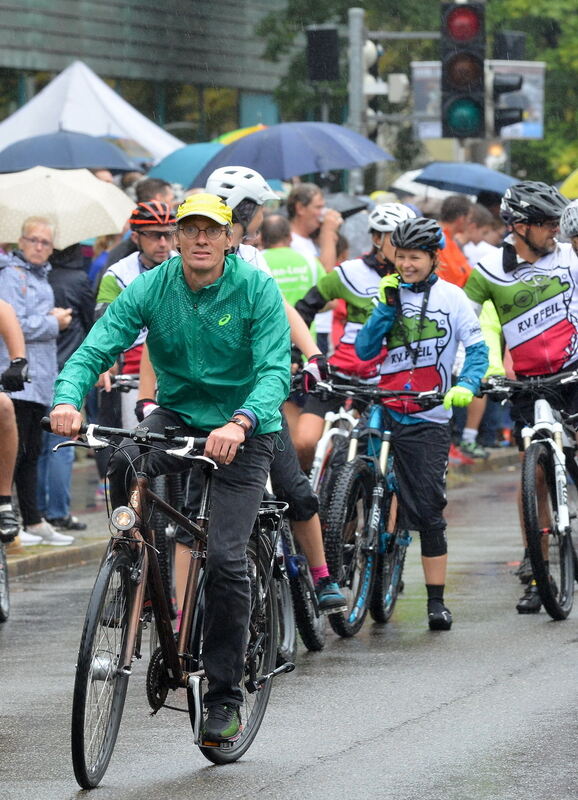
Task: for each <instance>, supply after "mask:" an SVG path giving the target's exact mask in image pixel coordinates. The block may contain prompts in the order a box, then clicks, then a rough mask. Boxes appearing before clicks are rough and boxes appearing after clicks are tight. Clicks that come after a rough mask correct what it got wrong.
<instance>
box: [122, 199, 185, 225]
mask: <svg viewBox="0 0 578 800" xmlns="http://www.w3.org/2000/svg"><path fill="white" fill-rule="evenodd" d="M175 222H176V220H175V215H174V213H173V211H172V209H171V207H170V206H169V205H168V203H162V202H161V201H160V200H147V201H146V202H144V203H139V204H138V206H137V207H136V208H135V209H134V211H133V212H132V214H131V216H130V220H129V223H130V227H131V230H133V231H139V230H142V229H143V228H146V227H147V226H148V225H174V224H175Z"/></svg>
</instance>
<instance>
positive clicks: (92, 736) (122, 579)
mask: <svg viewBox="0 0 578 800" xmlns="http://www.w3.org/2000/svg"><path fill="white" fill-rule="evenodd" d="M131 564H132V559H131V557H130V555H129V554H128V553H126V552H124V551H122V550H117V551H113V552H112V553H109V554H108V556H107V558H106V560H105V561H104V562H103V564H102V565H101V567H100V571H99V573H98V575H97V578H96V582H95V584H94V588H93V590H92V595H91V597H90V601H89V604H88V610H87V612H86V619H85V623H84V630H83V632H82V638H81V641H80V648H79V651H78V662H77V665H76V680H75V682H74V696H73V701H72V728H71V735H72V736H71V744H72V763H73V766H74V774H75V776H76V780H77V781H78V783H79V784H80V786H82V788H83V789H92V788H94V787H95V786H97V785H98V784H99V782H100V780H101V779H102V776H103V775H104V773H105V772H106V769H107V767H108V764H109V761H110V758H111V756H112V751H113V749H114V745H115V743H116V738H117V735H118V729H119V726H120V721H121V718H122V712H123V709H124V701H125V697H126V690H127V686H128V677H129V676H128V675H127V674H124V673H121V672H119V657H120V654H121V651H122V649H123V645H124V641H125V638H126V632H127V626H128V619H129V614H130V609H131V605H132V597H133V591H132V583H131V580H130V574H129V573H130V567H131Z"/></svg>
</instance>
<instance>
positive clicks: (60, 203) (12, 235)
mask: <svg viewBox="0 0 578 800" xmlns="http://www.w3.org/2000/svg"><path fill="white" fill-rule="evenodd" d="M133 206H134V203H133V201H132V200H130V198H129V197H127V195H126V194H125V193H124V192H122V191H121V190H120V189H118V188H117V187H116V186H114V184H112V183H106V182H105V181H101V180H99V179H98V178H95V176H94V175H93V174H92V173H91V172H89V171H88V170H87V169H67V170H60V169H50V168H49V167H34V168H33V169H27V170H25V171H24V172H11V173H9V174H6V175H0V242H16V241H17V240H18V238H19V236H20V233H21V228H22V223H23V222H24V220H25V219H27V217H32V216H41V217H46V218H48V219H50V220H51V221H52V222H53V223H54V225H55V237H54V246H55V247H56V248H57V249H59V250H63V249H64V248H65V247H69V246H70V245H71V244H76V242H80V241H82V240H83V239H89V238H91V237H93V236H105V235H107V234H112V233H120V232H121V231H122V228H123V226H124V224H125V222H126V220H127V219H128V218H129V216H130V214H131V211H132V209H133Z"/></svg>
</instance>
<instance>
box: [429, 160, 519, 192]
mask: <svg viewBox="0 0 578 800" xmlns="http://www.w3.org/2000/svg"><path fill="white" fill-rule="evenodd" d="M414 181H417V182H418V183H425V184H426V185H427V186H436V187H437V188H438V189H445V190H446V191H448V192H462V193H463V194H479V193H480V192H495V193H496V194H504V192H505V191H506V189H507V188H508V187H510V186H512V184H514V183H517V182H518V181H517V180H516V178H512V177H511V176H510V175H505V174H504V173H503V172H496V170H495V169H490V168H489V167H485V166H484V165H483V164H470V163H469V162H464V163H460V162H453V161H434V163H433V164H428V166H427V167H424V169H423V170H422V171H421V172H420V173H419V175H416V177H415V178H414Z"/></svg>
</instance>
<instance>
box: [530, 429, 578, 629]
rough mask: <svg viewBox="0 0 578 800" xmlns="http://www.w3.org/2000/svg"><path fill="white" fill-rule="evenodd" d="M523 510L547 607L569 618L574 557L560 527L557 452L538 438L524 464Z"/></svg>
mask: <svg viewBox="0 0 578 800" xmlns="http://www.w3.org/2000/svg"><path fill="white" fill-rule="evenodd" d="M522 510H523V517H524V529H525V532H526V539H527V542H528V551H529V554H530V561H531V563H532V571H533V573H534V578H535V580H536V585H537V586H538V591H539V592H540V598H541V599H542V603H543V605H544V608H545V609H546V611H547V612H548V614H550V616H551V617H552V619H556V620H561V619H566V617H567V616H568V614H569V613H570V611H571V609H572V603H573V590H574V558H573V550H572V540H571V537H570V534H569V532H568V531H564V532H563V533H560V532H559V531H558V530H557V528H556V516H557V511H558V503H557V496H556V480H555V474H554V463H553V455H552V453H551V451H550V449H549V448H548V446H547V445H545V444H542V443H540V442H534V443H532V444H531V445H530V447H529V448H528V450H526V452H525V454H524V461H523V464H522Z"/></svg>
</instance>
